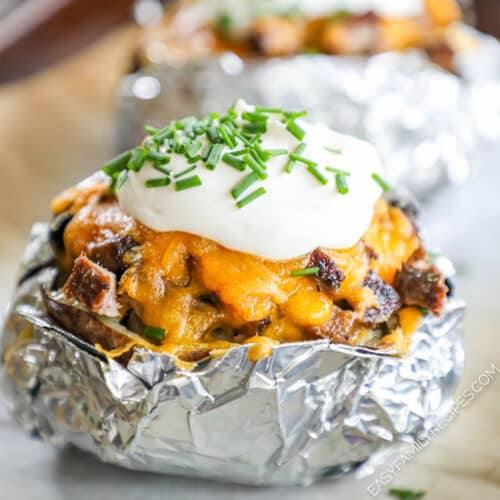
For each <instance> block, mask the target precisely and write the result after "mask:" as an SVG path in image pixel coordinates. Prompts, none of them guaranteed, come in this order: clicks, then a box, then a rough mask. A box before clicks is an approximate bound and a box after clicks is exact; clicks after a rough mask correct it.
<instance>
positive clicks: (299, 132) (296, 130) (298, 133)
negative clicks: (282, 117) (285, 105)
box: [286, 120, 306, 141]
mask: <svg viewBox="0 0 500 500" xmlns="http://www.w3.org/2000/svg"><path fill="white" fill-rule="evenodd" d="M286 129H287V130H288V132H290V133H291V134H292V135H293V136H294V137H295V138H296V139H297V140H298V141H301V140H302V139H303V138H304V137H305V135H306V133H305V131H304V130H303V129H302V128H300V126H299V125H298V124H297V123H296V122H294V121H293V120H288V122H287V124H286Z"/></svg>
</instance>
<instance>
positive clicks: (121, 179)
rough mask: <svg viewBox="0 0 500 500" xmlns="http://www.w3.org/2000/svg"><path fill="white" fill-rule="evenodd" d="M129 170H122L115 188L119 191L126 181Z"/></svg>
mask: <svg viewBox="0 0 500 500" xmlns="http://www.w3.org/2000/svg"><path fill="white" fill-rule="evenodd" d="M128 173H129V170H122V171H121V172H120V175H119V176H118V180H117V182H116V188H117V189H121V188H122V187H123V185H124V184H125V182H126V181H127V179H128Z"/></svg>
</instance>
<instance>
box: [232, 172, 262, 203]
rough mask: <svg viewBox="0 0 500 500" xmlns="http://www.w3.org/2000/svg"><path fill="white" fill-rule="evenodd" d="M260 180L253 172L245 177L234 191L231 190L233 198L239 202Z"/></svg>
mask: <svg viewBox="0 0 500 500" xmlns="http://www.w3.org/2000/svg"><path fill="white" fill-rule="evenodd" d="M258 180H259V176H258V175H257V174H256V173H255V172H252V173H251V174H248V175H247V176H246V177H244V178H243V179H242V180H241V181H240V182H238V184H236V186H234V188H233V189H231V196H232V197H233V198H234V199H235V200H237V199H238V198H239V197H240V196H241V195H242V194H243V193H244V192H245V191H246V190H247V189H248V188H249V187H250V186H251V185H252V184H255V183H256V182H257V181H258Z"/></svg>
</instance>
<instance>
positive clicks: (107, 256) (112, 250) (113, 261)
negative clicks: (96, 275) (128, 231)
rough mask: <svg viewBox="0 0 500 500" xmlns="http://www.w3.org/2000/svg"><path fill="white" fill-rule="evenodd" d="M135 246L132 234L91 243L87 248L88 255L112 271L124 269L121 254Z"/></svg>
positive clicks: (118, 272) (118, 271)
mask: <svg viewBox="0 0 500 500" xmlns="http://www.w3.org/2000/svg"><path fill="white" fill-rule="evenodd" d="M135 246H137V243H136V242H135V241H134V240H133V239H132V236H130V235H126V236H117V237H116V238H110V239H107V240H104V241H99V242H97V243H91V244H90V245H89V246H88V249H87V255H88V257H89V258H90V259H91V260H93V261H94V262H97V263H98V264H100V265H101V266H103V267H105V268H106V269H108V270H109V271H112V272H113V273H117V274H122V273H123V272H124V271H125V264H124V263H123V256H124V255H125V253H126V252H128V251H129V250H130V249H131V248H133V247H135Z"/></svg>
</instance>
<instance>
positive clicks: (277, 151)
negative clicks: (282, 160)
mask: <svg viewBox="0 0 500 500" xmlns="http://www.w3.org/2000/svg"><path fill="white" fill-rule="evenodd" d="M264 153H266V155H267V156H268V158H271V157H273V156H284V155H287V154H288V149H264Z"/></svg>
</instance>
